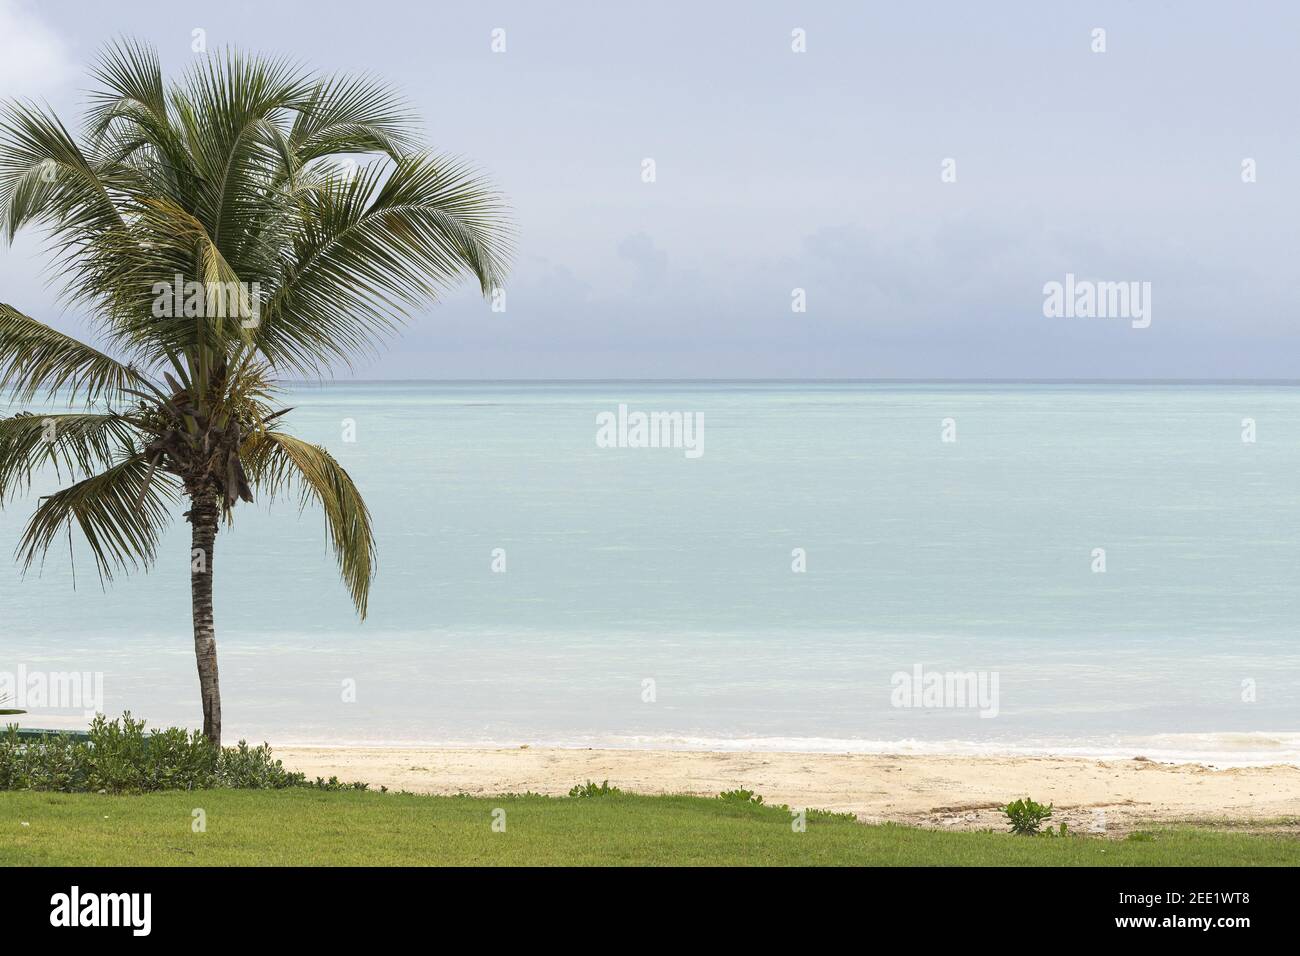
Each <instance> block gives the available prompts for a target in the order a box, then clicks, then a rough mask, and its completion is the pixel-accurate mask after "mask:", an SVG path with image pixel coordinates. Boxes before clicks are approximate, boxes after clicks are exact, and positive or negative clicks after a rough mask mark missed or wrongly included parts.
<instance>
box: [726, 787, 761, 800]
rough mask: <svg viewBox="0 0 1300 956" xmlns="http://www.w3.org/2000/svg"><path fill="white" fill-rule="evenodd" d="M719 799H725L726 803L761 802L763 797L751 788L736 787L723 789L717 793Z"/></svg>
mask: <svg viewBox="0 0 1300 956" xmlns="http://www.w3.org/2000/svg"><path fill="white" fill-rule="evenodd" d="M718 799H719V800H725V801H727V802H728V803H762V802H763V798H762V797H761V796H759V795H758V794H756V793H755V792H754V791H753V790H746V789H745V788H744V787H737V788H736V789H735V790H723V791H722V792H721V793H720V794H718Z"/></svg>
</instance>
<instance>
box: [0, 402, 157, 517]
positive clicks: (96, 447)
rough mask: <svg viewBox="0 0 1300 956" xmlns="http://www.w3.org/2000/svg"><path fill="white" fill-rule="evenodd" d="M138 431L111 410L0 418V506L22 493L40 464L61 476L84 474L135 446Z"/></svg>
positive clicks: (62, 477)
mask: <svg viewBox="0 0 1300 956" xmlns="http://www.w3.org/2000/svg"><path fill="white" fill-rule="evenodd" d="M136 436H137V432H136V430H135V428H134V427H133V426H132V425H131V424H130V422H129V421H127V420H126V419H124V418H122V417H121V416H119V415H116V414H113V413H89V412H80V413H76V412H74V413H65V414H58V415H33V414H31V413H29V412H20V413H19V414H17V415H14V416H11V417H9V418H0V504H3V503H4V500H5V496H6V495H7V494H12V493H14V492H22V491H26V490H27V489H28V488H29V487H30V486H31V481H32V476H33V475H34V474H35V473H36V472H37V471H38V470H39V469H40V468H41V467H42V466H46V465H48V466H52V467H53V468H54V471H55V474H56V475H57V476H58V477H59V478H60V479H64V478H69V479H70V478H74V477H81V476H89V475H92V474H94V473H95V472H97V471H99V470H100V469H103V468H108V467H110V466H111V465H112V464H113V463H114V462H116V461H119V460H121V459H122V458H124V457H126V456H128V455H130V454H132V453H134V452H135V451H136V450H137V441H136Z"/></svg>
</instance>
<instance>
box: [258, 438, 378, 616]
mask: <svg viewBox="0 0 1300 956" xmlns="http://www.w3.org/2000/svg"><path fill="white" fill-rule="evenodd" d="M241 457H242V458H243V461H244V468H245V470H246V471H247V473H248V476H249V480H250V481H251V482H252V484H253V486H254V487H255V488H256V489H258V490H259V491H261V492H263V493H265V494H266V496H267V497H268V498H269V499H274V498H275V497H276V496H277V495H280V494H283V493H284V492H285V491H287V490H288V489H290V488H296V489H297V491H298V492H299V495H300V504H301V506H302V507H306V506H307V504H309V503H310V502H312V501H315V502H317V503H318V504H319V505H320V506H321V508H322V509H323V510H324V512H325V521H326V523H327V524H328V525H329V530H330V540H331V541H332V543H333V547H334V555H335V557H336V558H337V559H338V562H339V571H340V573H341V574H342V577H343V583H344V584H345V585H347V589H348V592H349V593H350V594H351V595H352V603H353V604H355V605H356V608H357V613H358V614H359V615H360V616H361V617H362V618H363V619H364V618H365V616H366V605H367V602H368V601H369V597H370V580H371V577H372V576H373V575H374V571H375V538H374V533H373V531H372V529H371V527H370V511H369V509H368V508H367V507H366V503H365V502H364V501H363V500H362V499H361V493H360V492H358V491H357V487H356V485H354V484H353V483H352V478H351V477H350V476H349V475H348V473H347V472H346V471H345V470H344V469H343V467H342V466H341V465H340V464H339V463H338V462H337V461H335V460H334V458H333V456H331V455H330V453H329V452H327V451H326V450H325V449H324V448H321V447H320V446H319V445H312V444H310V443H308V442H305V441H303V440H301V439H299V438H294V437H293V436H292V435H286V434H284V433H283V432H274V431H265V432H262V433H260V434H256V435H253V436H250V437H249V439H248V440H247V441H246V442H245V443H244V448H243V451H242V455H241Z"/></svg>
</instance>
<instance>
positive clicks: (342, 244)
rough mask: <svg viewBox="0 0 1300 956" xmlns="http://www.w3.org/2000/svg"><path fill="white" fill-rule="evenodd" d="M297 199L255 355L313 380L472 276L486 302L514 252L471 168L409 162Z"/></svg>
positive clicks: (504, 222) (505, 225) (491, 197)
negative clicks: (294, 235) (299, 224)
mask: <svg viewBox="0 0 1300 956" xmlns="http://www.w3.org/2000/svg"><path fill="white" fill-rule="evenodd" d="M386 171H387V167H386V166H385V165H384V164H382V163H375V164H371V165H369V166H367V167H364V168H362V169H361V170H360V171H359V172H358V174H357V175H356V176H355V177H352V178H349V179H333V180H331V181H330V182H329V183H328V184H327V185H326V186H325V187H323V188H319V189H317V190H314V191H313V192H311V193H309V194H307V195H306V197H305V200H304V202H305V204H306V206H307V213H306V215H304V217H303V231H302V235H301V238H300V239H299V241H298V243H297V244H296V247H295V249H294V251H293V258H292V260H291V261H290V262H289V263H288V264H287V268H286V270H285V274H286V278H285V280H284V282H283V284H282V285H281V286H280V287H279V289H278V290H277V291H276V293H275V294H274V295H273V296H271V297H270V299H269V301H268V302H267V304H266V306H265V308H264V310H263V321H262V324H261V326H260V328H259V329H258V332H257V336H256V339H257V346H258V348H259V349H260V350H261V351H262V352H263V354H265V355H266V356H267V358H268V359H269V360H270V361H271V362H272V363H274V364H283V365H286V366H288V367H290V368H292V369H294V370H295V371H300V372H304V373H307V374H313V373H315V372H317V371H318V370H319V367H320V365H321V364H322V360H324V361H326V362H330V361H337V362H341V363H344V364H350V362H351V359H352V357H353V355H355V354H356V353H358V352H363V351H366V350H367V349H370V348H373V347H374V345H375V344H376V342H377V341H378V340H379V339H380V338H382V337H383V336H384V335H385V334H386V333H388V332H390V331H391V330H392V329H393V328H394V327H396V325H397V324H399V323H400V322H401V321H402V320H403V319H405V318H406V317H407V316H408V315H409V313H410V312H411V311H412V310H413V309H415V308H417V307H419V306H423V305H430V304H432V303H434V302H436V301H437V299H438V297H439V296H440V295H441V294H442V293H443V292H444V291H445V290H446V289H447V288H449V287H450V286H452V285H453V284H455V283H456V282H458V281H459V280H461V279H463V278H465V277H467V276H469V277H473V278H474V279H476V280H477V281H478V283H479V286H480V288H481V289H482V291H483V292H484V293H485V294H487V293H488V292H489V291H490V290H491V289H492V288H493V287H494V286H496V285H497V284H499V283H500V282H502V281H504V273H505V269H506V266H507V262H508V259H509V256H510V253H511V249H512V241H511V232H510V226H509V219H508V215H507V210H506V207H505V204H504V202H503V201H502V198H501V196H500V194H499V193H497V192H496V190H495V189H493V188H492V186H491V185H490V184H489V183H488V182H487V181H486V180H484V179H483V178H482V177H481V176H480V175H479V174H477V173H476V172H475V171H474V170H473V169H472V168H470V167H469V166H468V165H466V164H464V163H462V162H459V161H456V160H453V159H449V158H445V157H435V156H410V157H405V158H403V159H402V160H400V161H399V162H398V163H397V164H396V166H395V167H394V168H393V169H392V171H391V174H390V175H388V177H387V179H384V178H383V176H384V173H385V172H386Z"/></svg>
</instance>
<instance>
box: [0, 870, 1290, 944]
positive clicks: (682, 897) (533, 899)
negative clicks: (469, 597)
mask: <svg viewBox="0 0 1300 956" xmlns="http://www.w3.org/2000/svg"><path fill="white" fill-rule="evenodd" d="M1294 877H1295V874H1294V872H1293V871H1290V870H1282V869H1208V868H1207V869H1176V868H1171V869H1141V870H1136V869H1118V868H1117V869H1025V868H1017V869H1011V868H1006V869H974V868H961V869H959V868H952V869H889V870H885V869H853V870H831V869H818V870H812V869H787V870H760V869H731V870H727V871H725V872H723V871H720V870H716V869H696V870H668V869H655V870H652V869H620V870H594V869H589V870H568V869H552V870H546V871H541V870H532V869H494V870H487V869H478V870H476V869H364V868H358V869H342V868H339V869H323V868H322V869H310V868H305V869H273V868H267V869H238V870H237V869H201V868H194V869H185V868H178V869H128V868H124V869H41V868H23V869H10V870H7V871H5V872H4V873H3V874H0V880H3V883H4V887H3V898H4V900H5V906H4V914H5V929H6V933H7V935H6V939H7V940H8V941H9V942H10V943H13V942H15V941H17V940H21V939H24V938H27V937H29V936H38V935H39V936H47V934H48V938H51V939H53V940H57V939H59V938H60V937H63V938H64V939H65V940H69V941H71V938H72V936H71V934H75V935H76V939H77V942H79V943H86V942H91V941H92V940H94V941H98V940H104V941H109V940H113V941H115V942H118V941H120V942H126V943H128V945H129V944H131V943H135V942H144V941H146V940H160V941H167V942H177V943H181V942H184V943H193V942H195V941H196V940H201V941H202V943H203V945H204V946H205V947H206V946H208V945H210V944H212V943H216V942H220V941H224V940H230V941H232V942H233V941H242V942H248V941H249V940H250V939H256V940H257V941H258V942H259V944H260V943H261V942H263V941H265V942H275V941H279V940H284V941H309V940H321V941H327V942H329V943H331V944H339V943H345V942H349V941H351V940H354V939H355V940H357V941H358V942H371V943H373V942H374V941H375V940H376V937H377V936H378V937H379V938H383V937H384V936H386V935H388V934H390V933H398V932H402V933H421V932H428V931H429V930H430V928H431V927H432V926H442V927H444V928H446V927H448V926H450V925H452V924H457V925H460V926H463V927H474V926H479V927H490V928H491V933H492V937H493V940H494V941H499V938H500V936H502V935H509V934H510V933H511V931H512V928H513V931H515V932H518V933H520V934H523V935H524V936H529V937H532V938H534V939H535V938H537V936H538V934H539V932H541V930H542V928H543V927H551V928H552V930H554V929H558V927H560V926H568V927H570V929H572V928H573V926H574V921H575V920H580V921H581V923H582V924H583V926H584V935H586V934H587V933H594V932H600V933H601V934H602V936H603V934H604V932H605V931H606V930H608V931H610V932H614V931H615V930H614V927H615V926H616V925H617V924H620V923H621V924H623V925H624V927H625V928H626V927H627V925H628V921H631V923H633V924H635V923H636V922H637V921H638V920H643V919H644V920H650V921H651V923H653V924H654V925H655V926H657V927H659V928H662V926H663V925H664V924H665V923H667V924H673V923H678V922H682V921H683V920H689V921H692V922H698V921H703V922H705V923H714V924H716V925H717V927H718V928H719V929H721V927H722V926H724V925H725V926H726V927H727V928H728V932H730V933H734V934H735V936H736V937H738V938H746V937H749V936H751V935H754V936H759V937H761V936H762V934H763V933H764V932H766V931H767V929H770V928H771V925H772V921H773V920H776V921H778V922H781V921H786V920H788V921H791V926H795V925H798V926H801V927H803V929H804V930H811V929H815V928H816V926H815V924H817V923H818V922H819V921H829V923H835V922H836V921H838V920H840V919H841V917H845V918H847V917H848V916H850V914H851V915H852V919H853V921H854V924H855V931H856V932H872V931H873V930H879V931H880V932H885V933H891V934H897V933H903V934H905V935H908V934H911V933H913V932H914V933H915V934H916V935H915V937H914V938H915V941H916V942H917V943H918V944H921V943H926V944H928V943H931V942H943V941H945V940H951V941H960V940H963V939H965V940H967V941H969V942H972V943H976V942H980V941H981V940H983V943H984V944H987V943H988V941H989V939H990V936H989V935H988V934H989V933H996V934H999V936H1000V935H1001V934H1005V936H1004V937H1002V938H1008V939H1012V940H1020V939H1026V940H1027V939H1030V938H1031V937H1033V936H1035V935H1036V934H1038V933H1043V932H1050V933H1053V934H1055V935H1054V936H1053V937H1050V938H1054V939H1060V940H1070V941H1071V942H1073V941H1074V940H1077V939H1079V938H1094V937H1097V936H1105V937H1112V938H1119V937H1124V936H1132V937H1135V938H1138V939H1143V940H1151V941H1154V940H1173V941H1178V942H1179V944H1181V943H1182V942H1183V941H1186V940H1189V939H1192V938H1198V939H1203V940H1206V941H1211V940H1212V941H1214V942H1215V943H1218V944H1223V945H1232V943H1233V942H1234V941H1238V940H1241V939H1243V938H1258V936H1256V935H1255V934H1258V933H1261V932H1263V933H1265V934H1267V935H1271V934H1273V933H1278V932H1281V931H1284V930H1286V929H1288V928H1289V927H1291V926H1293V925H1294V915H1293V909H1294V908H1293V906H1292V899H1293V897H1294V889H1293V884H1294ZM535 920H536V922H535ZM651 923H647V924H646V928H647V930H649V929H651V928H653V927H652V926H651ZM765 928H767V929H765ZM829 928H830V926H829V924H828V926H827V929H829ZM841 928H843V927H842V925H841ZM976 929H978V933H977V935H974V936H973V935H972V933H975V932H976ZM196 934H197V935H196ZM1243 934H1244V936H1243ZM543 935H544V934H543ZM999 936H995V937H993V938H999ZM588 938H593V937H588ZM605 938H607V939H608V937H605ZM1040 938H1046V937H1040ZM485 942H487V940H485ZM14 951H15V952H16V951H19V950H14Z"/></svg>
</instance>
